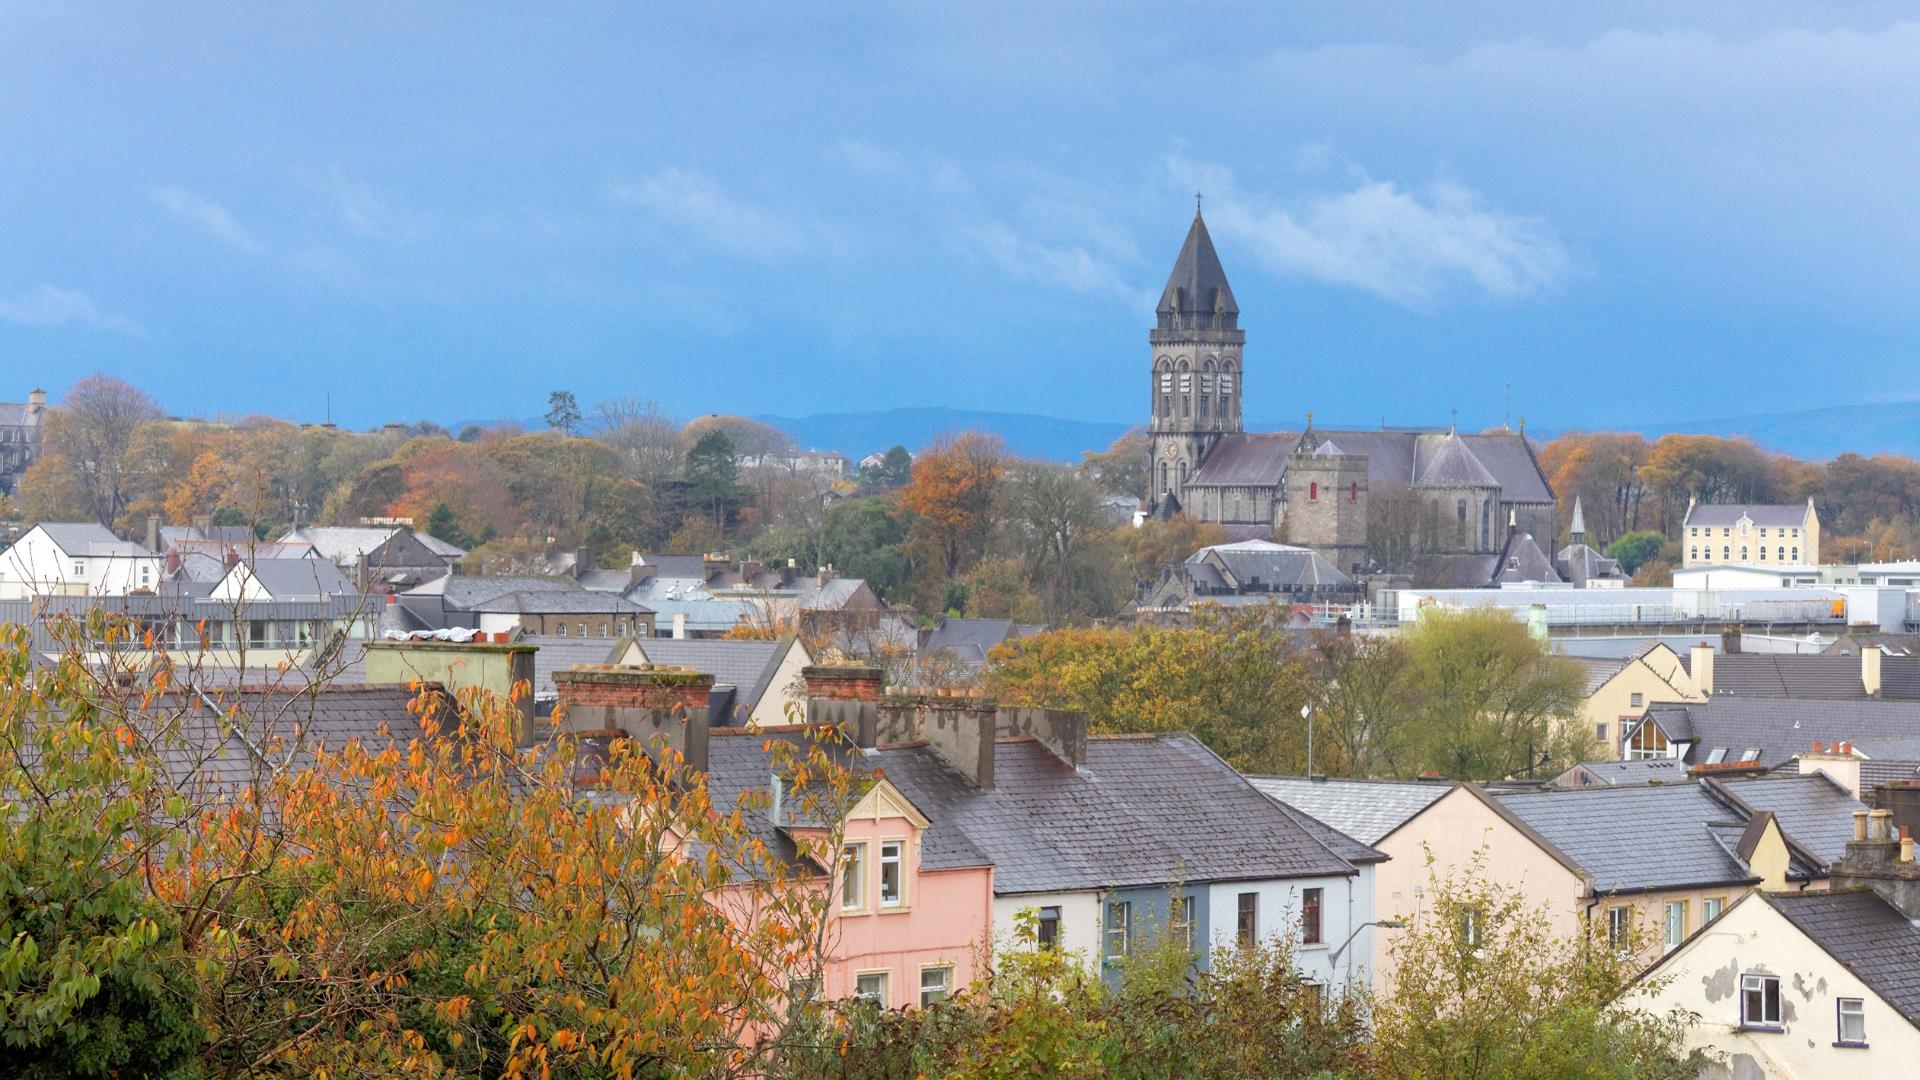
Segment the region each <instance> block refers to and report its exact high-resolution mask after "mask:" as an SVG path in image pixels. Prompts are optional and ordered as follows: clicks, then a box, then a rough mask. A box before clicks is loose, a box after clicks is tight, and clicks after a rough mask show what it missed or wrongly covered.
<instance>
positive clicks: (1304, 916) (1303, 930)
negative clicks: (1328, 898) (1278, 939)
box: [1300, 889, 1322, 945]
mask: <svg viewBox="0 0 1920 1080" xmlns="http://www.w3.org/2000/svg"><path fill="white" fill-rule="evenodd" d="M1321 891H1322V890H1320V889H1302V890H1300V942H1301V944H1303V945H1318V944H1320V943H1321V939H1320V894H1321Z"/></svg>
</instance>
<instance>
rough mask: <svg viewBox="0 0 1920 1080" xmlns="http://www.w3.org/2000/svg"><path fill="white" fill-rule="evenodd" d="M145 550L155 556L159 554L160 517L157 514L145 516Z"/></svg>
mask: <svg viewBox="0 0 1920 1080" xmlns="http://www.w3.org/2000/svg"><path fill="white" fill-rule="evenodd" d="M147 550H148V551H151V552H153V553H154V554H156V555H158V554H159V553H160V515H159V514H148V515H147Z"/></svg>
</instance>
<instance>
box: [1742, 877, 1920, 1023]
mask: <svg viewBox="0 0 1920 1080" xmlns="http://www.w3.org/2000/svg"><path fill="white" fill-rule="evenodd" d="M1759 896H1760V899H1761V900H1762V901H1763V902H1764V903H1767V904H1769V905H1771V906H1772V907H1773V909H1774V910H1775V911H1778V912H1779V913H1780V914H1781V915H1782V916H1784V917H1785V918H1786V920H1787V921H1788V922H1790V923H1792V924H1793V925H1794V927H1795V928H1796V929H1798V930H1799V931H1800V932H1801V933H1803V934H1805V935H1807V937H1808V938H1810V939H1811V940H1812V941H1813V943H1814V944H1816V945H1818V946H1820V948H1821V949H1823V950H1825V952H1826V953H1827V955H1828V956H1831V957H1833V958H1834V959H1835V960H1837V961H1839V963H1840V965H1841V966H1842V967H1844V968H1846V969H1847V970H1848V971H1850V972H1852V973H1853V974H1854V975H1855V976H1856V977H1858V978H1859V980H1860V981H1861V982H1863V983H1866V984H1867V985H1868V986H1869V987H1871V988H1872V989H1873V992H1874V993H1876V994H1878V995H1880V996H1881V997H1882V998H1884V999H1886V1002H1887V1004H1889V1005H1891V1006H1893V1007H1894V1008H1895V1009H1897V1010H1899V1012H1900V1015H1902V1016H1904V1017H1906V1018H1907V1020H1908V1021H1910V1022H1912V1023H1916V1024H1920V927H1916V926H1914V924H1913V923H1911V922H1909V921H1907V918H1906V916H1904V915H1902V914H1901V913H1900V912H1899V910H1898V909H1896V908H1895V907H1893V905H1891V904H1889V903H1887V902H1886V901H1885V900H1883V899H1881V898H1880V896H1879V895H1878V894H1876V893H1874V892H1872V891H1870V890H1864V889H1841V890H1838V891H1834V892H1784V893H1761V894H1759Z"/></svg>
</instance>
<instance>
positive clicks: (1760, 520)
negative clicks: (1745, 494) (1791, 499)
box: [1682, 503, 1807, 529]
mask: <svg viewBox="0 0 1920 1080" xmlns="http://www.w3.org/2000/svg"><path fill="white" fill-rule="evenodd" d="M1741 515H1745V516H1746V517H1747V518H1748V519H1750V520H1751V521H1752V522H1753V523H1754V524H1755V525H1765V526H1768V527H1770V528H1789V529H1790V528H1794V527H1796V526H1799V525H1802V524H1804V523H1805V522H1806V520H1807V505H1806V504H1805V503H1783V504H1771V503H1770V504H1764V505H1763V504H1759V503H1695V504H1694V505H1693V506H1692V507H1691V508H1690V509H1688V511H1687V520H1686V521H1685V522H1683V523H1682V524H1683V525H1702V526H1706V525H1711V526H1713V527H1715V528H1726V527H1728V526H1732V525H1736V524H1738V523H1739V521H1740V518H1741Z"/></svg>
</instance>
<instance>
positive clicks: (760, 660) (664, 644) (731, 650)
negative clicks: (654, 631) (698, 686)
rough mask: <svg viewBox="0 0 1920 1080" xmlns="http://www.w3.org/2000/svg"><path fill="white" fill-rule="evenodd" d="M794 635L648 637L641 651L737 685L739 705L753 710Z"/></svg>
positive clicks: (736, 702) (650, 657) (656, 659)
mask: <svg viewBox="0 0 1920 1080" xmlns="http://www.w3.org/2000/svg"><path fill="white" fill-rule="evenodd" d="M793 646H794V642H793V639H791V638H787V639H784V640H780V641H729V640H725V639H721V638H687V639H684V640H677V639H674V638H647V639H645V640H643V641H641V642H640V651H641V652H643V653H645V654H646V657H647V659H648V660H650V661H652V662H653V663H656V664H672V665H674V666H677V667H689V668H692V669H693V670H695V671H698V672H702V673H704V674H707V675H711V676H713V681H714V683H715V684H725V685H728V686H731V687H733V688H734V691H735V696H734V705H735V708H736V709H743V710H745V711H747V712H751V711H752V710H753V708H754V707H755V706H756V705H758V704H760V699H761V698H763V697H765V696H766V693H767V689H768V688H769V687H770V686H772V685H773V676H774V673H775V672H776V671H778V670H779V669H780V661H781V660H782V659H784V658H785V657H786V655H787V650H789V649H791V648H793Z"/></svg>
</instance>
